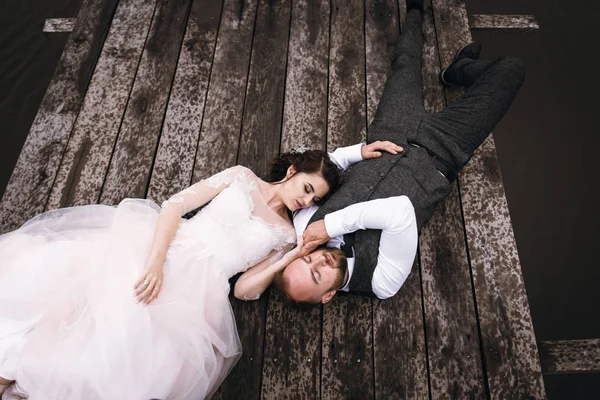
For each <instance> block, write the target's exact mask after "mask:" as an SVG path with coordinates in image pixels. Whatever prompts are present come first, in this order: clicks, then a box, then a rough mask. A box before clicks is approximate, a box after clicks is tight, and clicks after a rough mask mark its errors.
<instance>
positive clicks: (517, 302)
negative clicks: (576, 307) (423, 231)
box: [433, 0, 546, 399]
mask: <svg viewBox="0 0 600 400" xmlns="http://www.w3.org/2000/svg"><path fill="white" fill-rule="evenodd" d="M433 6H434V14H435V22H436V25H435V26H436V33H437V38H438V45H439V49H440V50H439V51H440V60H441V63H442V65H447V64H448V63H450V61H451V60H452V58H453V57H454V54H455V53H456V50H457V49H458V48H460V47H461V46H462V45H463V44H465V43H468V42H470V41H471V33H470V30H469V22H468V18H467V13H466V9H465V5H464V1H462V0H459V1H456V0H433ZM458 96H460V91H457V90H446V98H447V100H448V102H452V101H455V100H456V99H457V98H458ZM459 185H460V190H461V199H462V208H463V216H464V220H465V228H466V234H467V243H468V251H469V255H470V260H471V268H472V274H473V281H474V285H475V295H476V306H477V310H478V315H479V326H480V334H481V339H482V343H483V352H484V359H485V367H486V373H487V381H488V386H489V391H490V397H491V398H492V399H496V398H499V399H504V398H525V397H527V398H539V399H541V398H545V397H546V395H545V390H544V383H543V380H542V372H541V367H540V361H539V356H538V352H537V346H536V341H535V335H534V332H533V324H532V321H531V315H530V312H529V304H528V301H527V295H526V292H525V285H524V282H523V275H522V272H521V266H520V263H519V257H518V253H517V248H516V243H515V239H514V233H513V230H512V225H511V222H510V215H509V213H508V207H507V204H506V197H505V194H504V187H503V185H502V177H501V174H500V168H499V165H498V158H497V155H496V150H495V146H494V141H493V139H492V137H489V138H488V140H486V141H485V142H484V144H483V145H482V147H481V148H480V149H479V150H478V151H477V152H475V155H474V156H473V158H472V159H471V161H470V162H469V163H468V164H467V166H466V168H465V169H464V170H463V172H462V173H461V174H460V176H459Z"/></svg>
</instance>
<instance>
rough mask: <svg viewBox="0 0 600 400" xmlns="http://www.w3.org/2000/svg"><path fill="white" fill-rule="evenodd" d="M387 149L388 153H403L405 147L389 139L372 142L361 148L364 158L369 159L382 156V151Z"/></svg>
mask: <svg viewBox="0 0 600 400" xmlns="http://www.w3.org/2000/svg"><path fill="white" fill-rule="evenodd" d="M382 151H387V152H388V153H392V154H398V153H402V152H403V151H404V149H403V148H402V147H400V146H398V145H397V144H395V143H392V142H389V141H387V140H386V141H383V142H382V141H380V140H378V141H376V142H373V143H370V144H367V145H365V146H363V147H361V149H360V155H361V156H362V159H363V160H368V159H369V158H377V157H381V152H382Z"/></svg>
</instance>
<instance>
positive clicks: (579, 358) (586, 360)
mask: <svg viewBox="0 0 600 400" xmlns="http://www.w3.org/2000/svg"><path fill="white" fill-rule="evenodd" d="M538 345H539V350H540V361H541V363H542V371H544V374H554V373H569V372H570V373H573V372H598V371H600V339H583V340H553V341H543V342H539V343H538Z"/></svg>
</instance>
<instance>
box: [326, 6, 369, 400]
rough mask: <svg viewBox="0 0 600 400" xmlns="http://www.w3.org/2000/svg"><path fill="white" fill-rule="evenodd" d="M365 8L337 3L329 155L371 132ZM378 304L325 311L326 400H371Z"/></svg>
mask: <svg viewBox="0 0 600 400" xmlns="http://www.w3.org/2000/svg"><path fill="white" fill-rule="evenodd" d="M363 24H364V4H363V2H362V1H358V0H353V1H339V0H332V4H331V28H330V51H329V114H328V115H329V118H328V124H327V128H328V129H327V150H328V151H333V150H335V149H336V148H337V147H339V146H348V145H352V144H355V143H358V142H359V141H360V140H361V135H363V137H364V134H365V132H366V104H365V100H366V99H365V98H366V96H365V65H364V63H365V47H364V25H363ZM372 318H373V313H372V301H371V299H368V298H362V297H358V296H353V295H347V296H339V297H337V298H334V299H333V300H332V302H331V303H330V304H327V305H325V306H324V307H323V335H322V337H323V359H322V362H321V385H322V388H321V397H322V398H323V399H339V398H357V399H370V398H373V397H374V395H375V393H374V392H373V390H374V382H373V338H372V327H373V325H372Z"/></svg>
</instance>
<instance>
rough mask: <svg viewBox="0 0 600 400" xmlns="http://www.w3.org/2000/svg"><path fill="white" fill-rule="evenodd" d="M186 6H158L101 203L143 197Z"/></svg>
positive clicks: (186, 2) (177, 0)
mask: <svg viewBox="0 0 600 400" xmlns="http://www.w3.org/2000/svg"><path fill="white" fill-rule="evenodd" d="M190 5H191V0H159V1H158V4H157V6H156V10H155V11H154V18H153V21H152V25H151V27H150V33H149V34H148V39H147V40H146V44H145V46H144V51H143V54H142V59H141V61H140V65H139V67H138V71H137V74H136V77H135V82H134V84H133V89H132V91H131V95H130V96H129V102H128V104H127V108H126V110H125V116H124V117H123V122H122V123H121V128H120V131H119V137H118V139H117V143H116V145H115V148H114V150H113V154H112V157H111V161H110V166H109V169H108V174H107V176H106V178H105V180H104V186H103V188H102V194H101V197H100V202H101V203H103V204H118V203H119V202H120V201H121V200H123V199H124V198H126V197H137V198H139V197H144V196H145V195H146V188H147V186H148V181H149V180H150V174H151V171H152V164H153V163H154V157H155V153H156V146H157V144H158V139H159V137H160V133H161V130H162V123H163V118H164V116H165V110H166V107H167V101H168V99H169V93H170V92H171V85H172V83H173V76H174V74H175V67H176V66H177V59H178V58H179V50H180V49H181V41H182V39H183V35H184V32H185V26H186V20H187V17H188V12H189V9H190Z"/></svg>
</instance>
